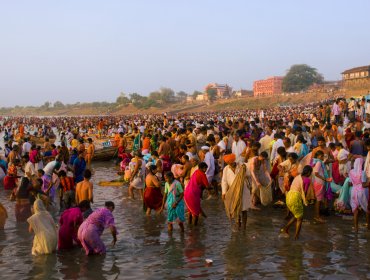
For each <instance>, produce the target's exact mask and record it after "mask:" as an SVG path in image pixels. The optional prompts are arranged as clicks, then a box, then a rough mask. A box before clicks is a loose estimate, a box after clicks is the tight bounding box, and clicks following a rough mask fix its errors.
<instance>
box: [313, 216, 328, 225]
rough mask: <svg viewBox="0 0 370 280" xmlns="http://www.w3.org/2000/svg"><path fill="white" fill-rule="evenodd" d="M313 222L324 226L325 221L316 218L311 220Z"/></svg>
mask: <svg viewBox="0 0 370 280" xmlns="http://www.w3.org/2000/svg"><path fill="white" fill-rule="evenodd" d="M313 220H314V221H315V222H316V223H318V224H325V223H326V221H325V220H323V219H322V218H320V217H318V218H313Z"/></svg>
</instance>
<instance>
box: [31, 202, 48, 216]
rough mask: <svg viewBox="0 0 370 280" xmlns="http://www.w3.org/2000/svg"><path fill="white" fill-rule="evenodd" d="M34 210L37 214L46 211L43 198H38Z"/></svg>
mask: <svg viewBox="0 0 370 280" xmlns="http://www.w3.org/2000/svg"><path fill="white" fill-rule="evenodd" d="M33 210H34V211H35V214H37V213H40V212H42V211H46V208H45V205H44V202H42V200H41V199H39V198H37V199H36V200H35V202H34V204H33Z"/></svg>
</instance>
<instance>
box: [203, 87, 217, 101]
mask: <svg viewBox="0 0 370 280" xmlns="http://www.w3.org/2000/svg"><path fill="white" fill-rule="evenodd" d="M206 93H207V96H208V100H209V101H213V100H215V99H216V96H217V90H216V89H214V88H207V90H206Z"/></svg>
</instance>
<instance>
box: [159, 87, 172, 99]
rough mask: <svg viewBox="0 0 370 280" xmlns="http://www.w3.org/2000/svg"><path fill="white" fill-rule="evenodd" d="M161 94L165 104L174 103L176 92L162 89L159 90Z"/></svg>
mask: <svg viewBox="0 0 370 280" xmlns="http://www.w3.org/2000/svg"><path fill="white" fill-rule="evenodd" d="M159 92H160V94H161V100H162V102H163V103H168V102H173V101H174V97H175V92H174V91H173V89H170V88H166V87H162V88H160V90H159Z"/></svg>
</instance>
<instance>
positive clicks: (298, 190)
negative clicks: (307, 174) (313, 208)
mask: <svg viewBox="0 0 370 280" xmlns="http://www.w3.org/2000/svg"><path fill="white" fill-rule="evenodd" d="M303 203H305V204H306V198H305V192H304V182H303V178H302V176H301V175H298V176H297V177H295V178H294V180H293V182H292V186H291V189H290V190H289V191H288V192H287V194H286V205H287V207H288V209H289V211H290V212H291V213H292V214H293V215H294V217H295V218H296V219H301V218H302V217H303Z"/></svg>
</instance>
